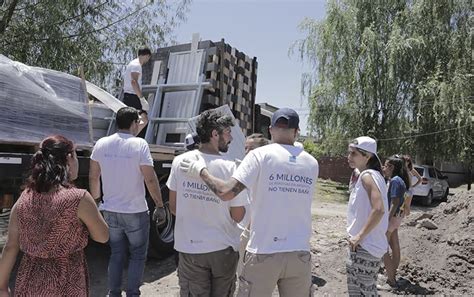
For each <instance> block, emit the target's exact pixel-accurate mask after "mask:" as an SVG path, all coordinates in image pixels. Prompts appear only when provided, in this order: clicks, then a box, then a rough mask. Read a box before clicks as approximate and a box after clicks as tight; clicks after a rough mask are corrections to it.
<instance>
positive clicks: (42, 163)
mask: <svg viewBox="0 0 474 297" xmlns="http://www.w3.org/2000/svg"><path fill="white" fill-rule="evenodd" d="M74 149H75V147H74V144H73V142H72V141H70V140H69V139H67V138H66V137H64V136H61V135H54V136H49V137H47V138H45V139H44V140H43V141H42V142H41V144H40V148H39V150H38V151H37V152H36V153H35V154H34V155H33V158H32V159H31V167H30V175H29V176H28V178H27V180H26V183H25V188H26V189H28V190H33V191H35V192H39V193H44V192H48V191H50V190H51V189H52V188H54V187H56V186H63V187H66V188H70V187H71V186H72V184H71V183H70V180H69V173H68V167H67V155H68V154H72V153H73V152H74Z"/></svg>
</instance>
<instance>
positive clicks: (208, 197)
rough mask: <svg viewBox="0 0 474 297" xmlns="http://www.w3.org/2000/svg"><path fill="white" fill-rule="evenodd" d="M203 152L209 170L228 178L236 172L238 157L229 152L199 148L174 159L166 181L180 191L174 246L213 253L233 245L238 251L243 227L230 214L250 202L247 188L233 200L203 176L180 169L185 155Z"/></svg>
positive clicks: (169, 185) (185, 251) (180, 248)
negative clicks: (222, 196) (225, 198)
mask: <svg viewBox="0 0 474 297" xmlns="http://www.w3.org/2000/svg"><path fill="white" fill-rule="evenodd" d="M196 154H199V155H200V156H201V157H202V158H203V159H204V161H205V162H206V166H207V169H208V170H209V172H210V173H211V174H212V175H214V176H216V177H219V178H222V179H224V180H225V179H228V178H230V177H231V175H232V173H233V172H234V170H235V168H236V165H235V162H234V161H230V160H227V159H226V157H225V156H221V155H209V154H204V153H201V152H199V151H198V150H194V151H190V152H186V153H184V154H182V155H179V156H177V157H176V158H174V160H173V164H172V167H171V173H170V176H169V178H168V181H167V183H166V185H167V186H168V188H169V189H170V190H172V191H176V222H175V227H174V247H175V249H176V250H177V251H179V252H183V253H189V254H199V253H209V252H215V251H219V250H223V249H226V248H228V247H229V246H231V247H232V248H233V249H234V250H235V251H237V250H238V248H239V244H240V233H241V232H242V230H240V229H239V228H238V226H237V223H236V222H235V221H234V220H233V219H232V217H231V216H230V207H231V206H232V207H237V206H245V205H246V204H248V197H247V195H246V192H245V191H244V193H241V194H239V195H238V196H237V197H236V198H234V199H232V200H230V201H222V200H221V199H220V198H219V197H217V196H216V195H215V194H214V193H213V192H212V191H211V189H209V187H208V186H207V185H206V184H205V183H204V182H203V181H202V179H201V178H193V177H190V176H189V175H187V174H186V173H184V172H182V171H181V170H180V169H179V163H180V162H181V160H182V159H184V158H188V159H195V156H196Z"/></svg>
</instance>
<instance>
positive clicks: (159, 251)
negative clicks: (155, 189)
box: [148, 185, 175, 259]
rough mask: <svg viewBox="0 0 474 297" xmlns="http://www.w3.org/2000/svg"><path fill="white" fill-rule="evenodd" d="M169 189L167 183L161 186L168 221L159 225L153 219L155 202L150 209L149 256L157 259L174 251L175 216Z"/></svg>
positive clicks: (165, 256)
mask: <svg viewBox="0 0 474 297" xmlns="http://www.w3.org/2000/svg"><path fill="white" fill-rule="evenodd" d="M168 194H169V190H168V187H166V186H165V185H162V186H161V195H162V197H163V204H164V206H165V209H166V217H167V220H166V223H165V224H164V225H162V226H157V225H156V223H155V222H154V221H153V220H152V215H151V214H152V213H153V211H154V210H155V205H154V203H153V202H151V203H150V204H149V209H150V244H149V247H148V257H150V258H155V259H164V258H167V257H169V256H171V255H173V253H174V222H175V217H174V215H173V214H172V213H171V211H170V208H169V197H168Z"/></svg>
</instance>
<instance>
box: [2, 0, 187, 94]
mask: <svg viewBox="0 0 474 297" xmlns="http://www.w3.org/2000/svg"><path fill="white" fill-rule="evenodd" d="M189 2H190V0H181V1H174V2H173V1H166V0H157V1H152V0H147V1H144V0H142V1H110V0H99V1H90V0H87V1H79V0H67V1H57V0H35V1H31V0H30V1H28V0H10V1H8V0H7V1H5V3H4V4H3V6H1V7H0V52H1V53H2V54H4V55H6V56H8V57H10V58H11V59H13V60H17V61H20V62H23V63H25V64H28V65H33V66H39V67H45V68H50V69H55V70H58V71H64V72H68V73H75V74H77V69H78V68H79V66H80V65H82V66H83V67H84V69H85V75H86V78H87V79H89V80H92V81H94V82H96V83H99V84H102V85H103V86H107V87H109V88H110V87H111V86H112V85H114V83H115V79H116V78H118V77H120V72H121V71H122V69H123V68H124V66H125V65H126V64H127V63H128V62H129V61H130V60H131V59H133V58H134V57H135V56H136V50H137V49H138V48H139V47H142V46H149V47H150V48H151V49H152V51H153V49H155V48H158V47H160V46H164V45H167V44H168V43H169V42H170V41H171V38H172V29H173V28H174V27H175V26H176V25H177V24H178V23H179V22H180V21H182V20H183V19H184V17H185V14H186V12H187V7H188V4H189Z"/></svg>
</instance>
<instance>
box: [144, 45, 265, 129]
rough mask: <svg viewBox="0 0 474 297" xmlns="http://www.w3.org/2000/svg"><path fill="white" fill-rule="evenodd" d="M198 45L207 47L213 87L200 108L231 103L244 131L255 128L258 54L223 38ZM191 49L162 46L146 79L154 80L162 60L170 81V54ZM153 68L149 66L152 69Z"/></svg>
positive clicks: (207, 70)
mask: <svg viewBox="0 0 474 297" xmlns="http://www.w3.org/2000/svg"><path fill="white" fill-rule="evenodd" d="M198 49H199V50H204V51H205V57H206V58H205V61H204V63H205V65H204V67H203V73H202V74H204V75H205V78H206V81H209V82H210V83H211V84H212V87H211V88H209V89H207V90H205V91H204V92H203V96H202V100H201V108H200V111H201V112H202V111H204V110H207V109H210V108H215V107H218V106H222V105H224V104H227V105H229V107H230V108H231V110H232V113H233V114H234V116H235V118H236V124H237V125H238V126H239V127H240V128H241V129H242V132H243V133H244V135H249V134H251V133H253V132H254V127H255V110H254V108H255V95H256V83H257V66H258V63H257V58H256V57H253V58H251V57H249V56H247V55H246V54H245V53H243V52H241V51H239V50H237V49H236V48H234V47H232V46H230V45H229V44H226V43H225V41H224V39H222V40H221V41H220V42H212V41H209V40H207V41H200V42H199V43H198ZM189 50H191V44H181V45H176V46H171V47H166V48H160V49H158V50H157V52H156V53H155V54H153V56H152V58H151V61H152V63H147V64H146V65H144V67H143V83H144V84H148V83H149V82H150V81H151V73H152V69H151V67H152V65H153V61H162V63H161V68H160V74H159V77H160V78H163V79H164V80H165V81H166V76H167V71H168V69H166V66H165V65H167V64H168V62H167V61H168V57H169V54H170V53H179V52H186V51H189ZM148 68H149V69H148Z"/></svg>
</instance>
